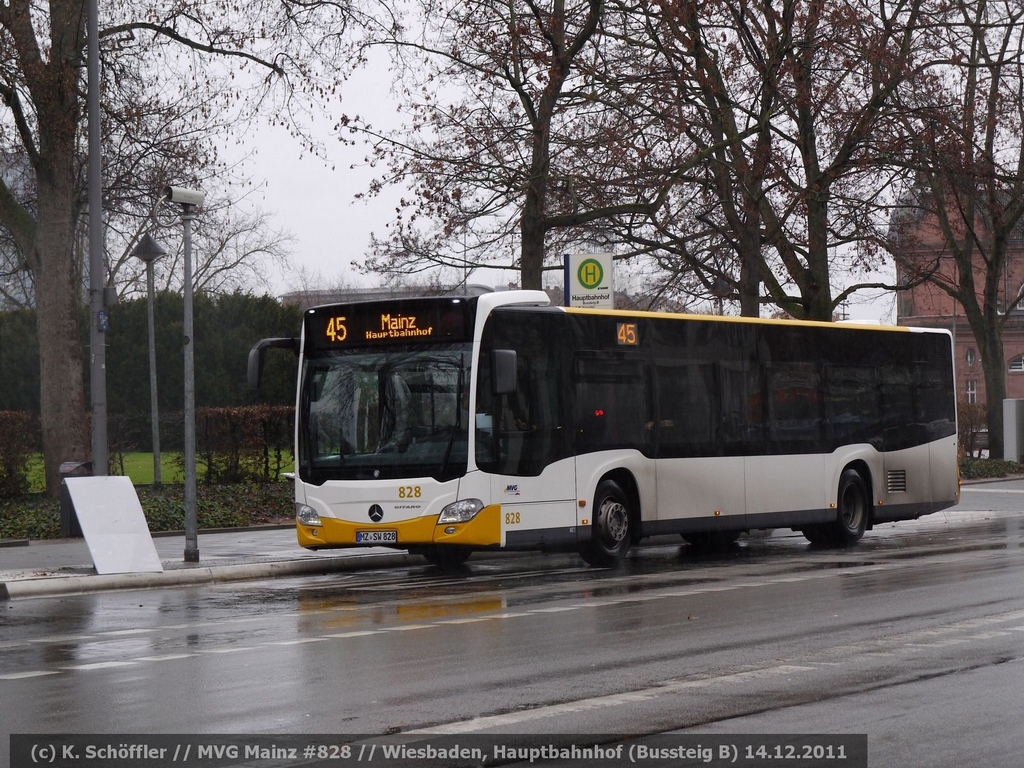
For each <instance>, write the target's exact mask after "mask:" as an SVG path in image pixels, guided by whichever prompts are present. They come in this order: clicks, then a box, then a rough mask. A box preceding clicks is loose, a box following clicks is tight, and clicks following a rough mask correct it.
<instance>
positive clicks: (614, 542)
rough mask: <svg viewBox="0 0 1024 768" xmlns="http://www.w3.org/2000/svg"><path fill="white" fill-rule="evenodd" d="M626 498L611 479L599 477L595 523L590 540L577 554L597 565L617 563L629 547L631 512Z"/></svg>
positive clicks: (595, 498) (595, 503)
mask: <svg viewBox="0 0 1024 768" xmlns="http://www.w3.org/2000/svg"><path fill="white" fill-rule="evenodd" d="M631 512H632V511H631V510H630V508H629V498H628V497H627V496H626V494H625V493H624V492H623V490H622V488H620V487H619V484H618V483H616V482H615V481H613V480H602V481H601V482H600V483H599V484H598V486H597V493H595V494H594V522H593V524H592V526H593V527H592V530H591V533H590V541H588V542H587V543H586V544H584V545H583V548H582V549H581V550H580V556H581V557H582V558H583V559H584V560H585V561H586V562H587V563H588V564H589V565H593V566H597V567H606V566H613V565H616V564H617V563H618V562H619V561H620V560H622V558H623V557H625V555H626V552H627V551H628V550H629V543H630V537H631V536H632V531H631V526H632V524H633V520H632V514H631Z"/></svg>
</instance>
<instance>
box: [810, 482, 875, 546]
mask: <svg viewBox="0 0 1024 768" xmlns="http://www.w3.org/2000/svg"><path fill="white" fill-rule="evenodd" d="M870 514H871V501H870V499H869V497H868V491H867V486H866V485H865V484H864V478H863V477H861V476H860V473H859V472H858V471H857V470H855V469H847V470H845V471H844V472H843V474H842V476H841V477H840V478H839V494H838V496H837V497H836V520H835V522H834V523H823V524H819V525H809V526H805V527H804V528H803V529H801V532H802V533H803V535H804V537H805V538H806V539H807V540H808V541H809V542H811V544H815V545H818V546H823V547H848V546H851V545H853V544H856V543H857V542H858V541H860V539H861V537H862V536H863V535H864V531H865V530H867V527H868V515H870Z"/></svg>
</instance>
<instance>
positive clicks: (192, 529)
mask: <svg viewBox="0 0 1024 768" xmlns="http://www.w3.org/2000/svg"><path fill="white" fill-rule="evenodd" d="M164 197H165V198H166V199H167V200H169V201H171V202H172V203H178V204H179V205H181V224H182V227H183V228H184V240H183V244H184V251H185V253H184V257H185V285H184V301H183V304H184V306H185V328H184V330H185V562H186V563H198V562H199V537H198V531H197V528H198V525H197V523H196V375H195V352H194V350H193V345H192V342H193V339H192V221H193V220H194V219H195V209H196V207H197V206H200V205H202V204H203V199H204V198H205V197H206V195H205V194H204V193H203V192H200V191H199V190H197V189H186V188H185V187H166V188H165V189H164Z"/></svg>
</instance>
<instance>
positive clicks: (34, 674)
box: [0, 670, 60, 680]
mask: <svg viewBox="0 0 1024 768" xmlns="http://www.w3.org/2000/svg"><path fill="white" fill-rule="evenodd" d="M59 674H60V672H59V671H57V670H52V671H49V670H47V671H43V670H38V671H36V672H11V673H9V674H6V675H0V680H22V679H23V678H26V677H44V676H46V675H59Z"/></svg>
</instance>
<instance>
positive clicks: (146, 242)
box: [132, 234, 167, 485]
mask: <svg viewBox="0 0 1024 768" xmlns="http://www.w3.org/2000/svg"><path fill="white" fill-rule="evenodd" d="M166 255H167V251H165V250H164V249H163V248H162V247H161V246H160V244H159V243H158V242H157V241H156V240H154V239H153V237H152V236H151V235H148V234H146V235H143V236H142V238H141V239H140V240H139V243H138V245H136V246H135V248H134V249H133V250H132V256H134V257H136V258H137V259H142V261H144V262H145V263H146V315H147V317H148V320H149V323H148V324H149V411H150V420H151V421H152V429H153V432H152V434H153V484H154V485H160V483H161V481H162V478H161V476H160V408H159V406H158V405H157V396H156V323H155V321H154V319H153V262H154V261H156V260H157V259H159V258H160V257H161V256H166Z"/></svg>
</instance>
